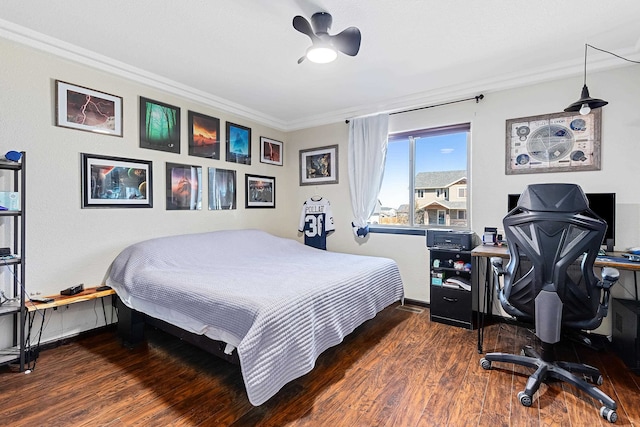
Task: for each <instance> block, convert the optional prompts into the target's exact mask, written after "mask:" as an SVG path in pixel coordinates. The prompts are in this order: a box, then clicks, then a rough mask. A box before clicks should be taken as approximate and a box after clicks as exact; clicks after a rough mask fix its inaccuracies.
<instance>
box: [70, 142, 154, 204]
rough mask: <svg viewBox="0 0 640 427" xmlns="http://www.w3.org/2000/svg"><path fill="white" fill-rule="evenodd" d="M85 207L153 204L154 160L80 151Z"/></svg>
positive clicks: (83, 202)
mask: <svg viewBox="0 0 640 427" xmlns="http://www.w3.org/2000/svg"><path fill="white" fill-rule="evenodd" d="M81 162H82V163H81V170H82V173H81V176H82V178H81V179H82V183H81V184H82V185H81V188H82V208H83V209H84V208H151V207H153V187H152V182H153V181H152V167H151V166H152V163H151V162H150V161H146V160H134V159H125V158H121V157H110V156H100V155H97V154H86V153H81Z"/></svg>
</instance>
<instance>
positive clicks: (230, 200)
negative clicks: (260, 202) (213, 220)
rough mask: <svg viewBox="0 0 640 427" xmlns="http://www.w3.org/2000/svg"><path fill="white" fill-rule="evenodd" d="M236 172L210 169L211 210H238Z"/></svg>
mask: <svg viewBox="0 0 640 427" xmlns="http://www.w3.org/2000/svg"><path fill="white" fill-rule="evenodd" d="M236 188H237V185H236V171H234V170H230V169H219V168H209V210H210V211H214V210H223V209H235V208H236Z"/></svg>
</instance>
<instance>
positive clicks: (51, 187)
mask: <svg viewBox="0 0 640 427" xmlns="http://www.w3.org/2000/svg"><path fill="white" fill-rule="evenodd" d="M0 57H2V61H0V152H1V153H2V154H3V155H4V153H6V152H7V151H9V150H17V151H25V152H26V153H27V156H26V157H27V192H28V194H27V206H26V220H27V227H26V230H27V245H26V278H25V287H26V289H27V291H28V292H29V293H41V294H43V295H52V294H57V293H59V292H60V290H62V289H64V288H67V287H69V286H71V285H75V284H78V283H84V284H85V286H96V285H99V284H100V283H101V281H102V279H103V276H104V275H105V272H106V271H107V268H108V266H109V264H110V263H111V261H112V260H113V258H114V257H115V256H116V255H117V254H118V253H119V251H120V250H122V249H123V248H124V247H125V246H127V245H129V244H131V243H133V242H137V241H139V240H143V239H147V238H151V237H157V236H161V235H171V234H180V233H193V232H199V231H208V230H217V229H228V228H261V229H265V230H267V231H271V232H273V233H275V234H279V233H280V232H281V230H282V229H283V228H286V227H285V226H284V225H283V224H282V222H281V220H280V217H281V215H282V212H284V211H286V210H288V206H287V203H286V200H287V193H290V192H291V191H292V189H293V188H295V187H296V183H295V182H289V180H288V179H287V176H288V175H287V173H286V169H285V168H284V167H281V166H275V165H269V164H265V163H260V161H259V153H260V151H259V138H260V136H267V137H269V138H273V139H276V140H279V141H283V142H284V144H285V146H286V145H287V135H286V134H284V133H283V132H280V131H276V130H274V129H270V128H266V127H264V126H262V125H259V124H256V123H252V122H251V121H248V120H246V119H243V118H239V117H235V116H232V115H230V114H228V113H225V112H224V111H216V110H213V109H211V108H210V107H207V106H204V105H199V104H198V103H196V102H193V101H190V100H188V99H183V98H179V97H176V96H173V95H168V94H167V93H163V92H160V91H158V90H156V89H153V88H151V87H146V86H144V85H141V84H139V83H135V82H132V81H128V80H126V79H123V78H120V77H117V76H114V75H110V74H108V73H103V72H100V71H99V70H96V69H94V68H89V67H85V66H83V65H81V64H78V63H75V62H71V61H67V60H64V59H60V58H58V57H55V56H53V55H51V54H47V53H43V52H41V51H38V50H35V49H32V48H29V47H25V46H23V45H20V44H17V43H13V42H10V41H7V40H5V39H2V38H0ZM211 78H215V75H212V76H211ZM56 79H58V80H62V81H66V82H69V83H72V84H75V85H79V86H85V87H89V88H91V89H95V90H99V91H103V92H107V93H110V94H114V95H118V96H121V97H123V104H124V108H123V110H124V118H123V123H124V137H122V138H119V137H113V136H107V135H101V134H96V133H91V132H83V131H78V130H73V129H68V128H62V127H57V126H55V118H54V113H55V107H54V105H55V80H56ZM139 96H144V97H147V98H151V99H154V100H157V101H161V102H164V103H168V104H171V105H174V106H177V107H180V108H181V115H182V117H181V132H182V135H181V154H174V153H167V152H162V151H156V150H149V149H143V148H140V147H139V138H138V115H139V113H138V111H139V110H138V97H139ZM187 110H192V111H196V112H199V113H203V114H207V115H210V116H214V117H218V118H219V119H220V128H221V133H222V136H224V132H225V131H224V128H225V121H226V120H228V121H232V122H234V123H238V124H241V125H245V126H248V127H250V128H251V129H252V162H251V165H250V166H249V165H239V164H235V163H229V162H226V161H225V160H224V157H225V156H224V153H222V154H221V160H212V159H205V158H202V157H194V156H189V155H188V154H187V152H188V147H187ZM224 146H225V145H223V147H224ZM80 153H90V154H101V155H109V156H118V157H126V158H133V159H143V160H151V161H153V208H152V209H81V190H80ZM285 154H286V153H285ZM285 161H289V163H290V159H285ZM165 162H174V163H183V164H188V165H198V166H202V167H203V181H204V183H203V184H204V188H205V190H206V189H207V188H208V184H207V183H206V180H207V176H208V175H207V168H209V167H218V168H224V169H235V170H236V171H237V203H238V209H236V210H230V211H209V210H208V209H207V206H208V204H207V201H208V198H207V195H206V193H205V194H203V209H202V210H201V211H167V210H166V209H165ZM245 173H252V174H257V175H266V176H274V177H276V209H245V208H244V203H245V201H244V187H245V185H244V182H245V181H244V175H245ZM6 181H7V177H6V175H5V176H4V177H3V176H0V183H2V182H6ZM7 227H8V226H5V227H4V228H2V227H0V237H2V239H4V240H5V241H6V240H7V239H8V238H9V236H8V235H7V233H6V231H7V230H6V228H7ZM3 246H6V244H5V245H3ZM9 279H10V275H9V274H3V275H2V276H0V280H1V281H0V284H2V285H3V286H5V288H4V289H5V290H6V289H8V286H9ZM105 302H108V301H105ZM107 309H108V310H109V308H107ZM96 310H97V314H96V312H94V306H93V304H91V303H86V304H76V305H74V306H71V307H69V308H68V309H64V308H61V309H59V310H58V311H56V312H51V313H48V315H50V314H53V316H52V317H51V320H50V322H49V324H48V326H47V329H46V333H45V337H58V336H61V335H69V334H73V333H76V332H78V331H81V330H85V329H89V328H93V327H95V326H96V324H104V320H103V314H102V306H101V305H99V303H98V305H97V306H96ZM50 311H51V310H50ZM96 317H98V318H96ZM9 320H10V319H9V316H3V317H1V318H0V347H2V346H4V344H6V340H7V339H9V337H10V333H9V332H8V331H9V329H7V328H6V327H7V323H8V321H9ZM5 331H7V332H6V333H5Z"/></svg>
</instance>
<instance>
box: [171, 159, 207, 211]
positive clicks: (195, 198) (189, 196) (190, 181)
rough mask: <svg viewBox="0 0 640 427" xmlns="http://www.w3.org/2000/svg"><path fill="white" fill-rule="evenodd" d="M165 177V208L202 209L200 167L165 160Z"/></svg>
mask: <svg viewBox="0 0 640 427" xmlns="http://www.w3.org/2000/svg"><path fill="white" fill-rule="evenodd" d="M166 177H167V210H191V211H195V210H198V211H199V210H201V209H202V167H200V166H190V165H182V164H178V163H169V162H167V165H166Z"/></svg>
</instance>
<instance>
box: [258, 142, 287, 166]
mask: <svg viewBox="0 0 640 427" xmlns="http://www.w3.org/2000/svg"><path fill="white" fill-rule="evenodd" d="M282 154H283V152H282V142H280V141H276V140H275V139H271V138H267V137H264V136H261V137H260V161H261V162H262V163H268V164H270V165H278V166H282Z"/></svg>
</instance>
